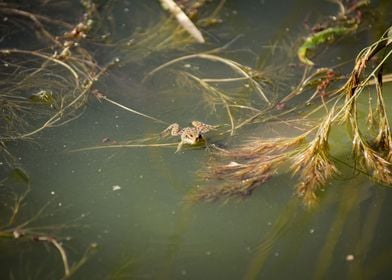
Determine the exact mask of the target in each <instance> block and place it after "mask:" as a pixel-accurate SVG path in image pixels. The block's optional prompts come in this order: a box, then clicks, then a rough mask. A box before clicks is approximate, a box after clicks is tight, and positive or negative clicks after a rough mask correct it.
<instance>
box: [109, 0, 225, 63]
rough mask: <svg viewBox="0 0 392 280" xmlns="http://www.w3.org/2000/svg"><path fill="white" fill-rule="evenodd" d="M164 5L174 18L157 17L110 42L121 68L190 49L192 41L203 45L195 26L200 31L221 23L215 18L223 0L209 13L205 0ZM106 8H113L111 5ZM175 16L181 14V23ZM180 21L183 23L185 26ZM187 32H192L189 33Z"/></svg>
mask: <svg viewBox="0 0 392 280" xmlns="http://www.w3.org/2000/svg"><path fill="white" fill-rule="evenodd" d="M165 2H166V1H161V3H162V5H163V6H164V7H165V8H169V7H171V9H169V10H170V11H171V14H173V11H175V12H174V14H173V15H174V18H173V16H167V15H164V16H162V15H158V17H159V19H158V21H156V22H153V23H151V24H150V25H149V26H145V27H143V28H139V29H136V30H134V31H133V32H132V34H130V35H129V36H127V37H126V38H121V39H120V40H119V41H115V42H114V43H113V45H114V48H112V50H113V54H114V55H115V56H118V57H120V59H121V66H124V65H126V64H128V63H135V62H138V61H142V60H143V59H146V58H148V57H150V56H152V55H154V54H162V52H168V51H177V52H179V51H182V50H185V49H187V48H189V46H191V45H192V44H194V43H195V42H198V43H203V42H204V41H205V39H204V37H203V35H202V33H201V32H200V30H199V29H198V28H196V26H195V25H197V26H198V27H199V28H201V27H204V28H206V27H208V26H210V25H214V24H217V23H219V22H220V20H219V19H218V18H217V16H218V13H219V12H220V10H221V9H222V8H223V5H224V3H225V2H226V1H225V0H220V1H219V2H218V4H217V5H216V7H215V8H213V10H212V12H211V11H210V10H211V9H210V8H208V7H210V6H211V3H209V1H205V0H201V1H200V0H197V1H194V0H189V1H181V4H179V3H178V4H176V3H175V2H173V1H167V2H168V3H165ZM108 5H112V3H109V4H108ZM213 7H214V6H213ZM207 8H208V9H207ZM105 9H106V8H105ZM106 10H108V9H106ZM178 15H181V22H180V23H179V21H178V18H177V16H178ZM182 20H185V21H186V24H185V27H184V25H183V23H182ZM144 24H145V23H144ZM189 30H192V31H190V32H189ZM108 33H109V34H110V33H111V32H108Z"/></svg>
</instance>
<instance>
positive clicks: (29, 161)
mask: <svg viewBox="0 0 392 280" xmlns="http://www.w3.org/2000/svg"><path fill="white" fill-rule="evenodd" d="M76 2H77V1H76ZM147 2H148V4H147ZM157 2H158V1H152V0H151V1H150V0H149V1H131V0H130V1H114V2H113V5H112V7H114V8H113V11H112V13H114V14H113V16H114V17H115V20H113V25H114V26H113V29H114V30H116V33H115V34H113V36H115V37H116V39H118V40H120V39H123V38H128V36H129V35H130V34H132V32H133V31H135V30H136V29H137V28H146V27H148V26H151V25H153V24H155V23H156V22H158V21H159V19H160V17H164V16H165V13H164V12H162V11H161V9H160V6H159V4H158V3H157ZM282 5H283V6H284V9H282ZM374 5H375V7H381V8H379V9H378V10H377V11H378V12H380V13H381V14H382V15H384V13H386V12H385V8H382V7H388V6H389V7H390V6H391V5H390V4H389V3H388V1H379V3H374ZM71 6H72V7H74V9H75V11H73V12H70V14H71V15H72V14H73V13H77V8H76V7H78V5H77V4H75V5H71ZM336 9H337V7H336V5H334V4H331V3H329V2H327V1H303V0H298V1H290V3H287V1H269V0H264V1H259V0H257V1H256V0H254V1H235V0H233V1H227V2H226V3H225V6H224V8H223V9H222V10H221V12H220V17H221V18H222V19H223V23H222V24H218V25H216V26H213V27H210V28H206V29H205V30H204V29H203V32H204V33H205V34H206V38H207V41H208V43H207V45H205V46H200V45H195V44H193V45H191V46H187V47H186V48H184V49H181V50H169V51H166V50H165V51H162V52H156V53H154V52H153V53H152V54H151V55H146V56H144V54H143V53H140V52H138V53H137V54H134V55H135V56H136V58H132V59H134V62H133V61H131V62H129V63H124V64H123V65H121V67H117V68H114V69H113V71H111V72H110V73H108V74H107V75H106V76H105V77H104V79H103V80H102V81H100V83H99V85H98V86H97V87H98V88H99V90H100V91H101V92H103V93H104V94H105V95H106V96H107V97H109V98H110V99H112V100H115V101H116V102H118V103H120V104H122V105H124V106H127V107H130V108H133V109H135V110H138V111H140V112H143V113H145V114H148V115H151V116H153V117H155V118H158V119H161V120H164V121H165V122H167V123H168V124H170V123H173V122H178V123H179V124H180V125H181V126H186V125H188V124H189V123H190V122H191V121H192V120H200V121H203V122H205V123H208V124H213V125H223V124H225V125H226V126H224V128H225V129H223V130H220V131H218V132H214V131H212V132H210V133H208V134H207V141H208V143H211V144H215V145H218V146H222V147H230V146H231V145H234V144H235V143H238V142H240V141H241V140H242V139H246V138H247V137H248V136H249V135H253V136H255V135H257V136H261V137H269V136H271V135H276V134H275V133H276V131H278V132H279V130H280V132H282V131H285V133H287V134H288V135H290V134H292V133H295V129H293V131H287V128H283V129H282V128H280V127H279V124H278V125H277V126H276V127H274V123H272V124H263V123H262V124H258V125H254V126H252V125H250V126H247V127H245V128H244V129H239V130H238V131H237V132H236V135H235V136H230V134H229V133H227V132H226V128H227V129H229V127H230V125H229V123H230V121H229V118H228V115H227V113H226V111H225V108H224V107H223V106H217V107H216V108H214V107H211V106H208V104H207V103H206V102H205V100H204V99H203V94H202V93H201V91H200V89H198V88H193V89H192V88H191V87H186V86H184V85H183V86H181V83H177V81H176V76H175V74H174V71H173V69H174V68H175V69H177V70H188V69H191V70H192V71H193V73H197V75H198V76H199V77H203V78H211V77H215V78H216V77H226V75H227V73H228V75H229V77H230V75H231V76H232V74H233V73H232V72H230V69H227V68H225V67H222V65H219V64H217V63H211V62H208V61H203V60H189V61H183V62H180V63H178V64H177V65H176V66H175V67H173V69H172V70H170V68H168V69H163V70H162V71H160V72H157V73H156V75H153V76H152V77H151V78H149V79H147V80H146V81H145V82H142V79H143V78H144V77H145V76H146V74H147V73H149V72H150V71H151V70H153V69H154V68H155V67H157V66H159V65H160V64H162V63H165V62H167V61H169V60H171V59H173V58H176V57H179V56H183V55H187V54H194V53H197V52H200V51H205V50H210V49H214V48H219V47H222V46H224V45H225V44H227V43H228V42H230V41H232V40H233V39H234V38H236V37H237V36H238V35H241V36H240V37H239V38H238V39H237V40H236V41H235V42H233V43H232V44H231V45H230V46H228V48H227V49H226V50H224V51H223V52H222V53H223V54H224V55H225V57H227V58H230V59H233V60H235V61H239V62H241V63H243V64H245V65H249V66H252V67H256V66H260V67H264V65H265V66H267V65H273V64H274V62H275V64H276V65H275V66H276V68H271V69H272V72H271V73H270V76H271V77H272V78H278V77H277V75H275V74H276V73H282V75H283V76H284V79H283V77H280V78H281V79H282V81H281V82H280V84H281V85H280V86H279V87H277V88H274V89H275V90H276V92H274V93H273V94H272V93H271V94H270V95H269V96H270V97H273V96H274V95H276V94H277V95H279V96H284V95H285V94H287V90H288V89H289V88H290V87H291V86H294V85H295V83H296V81H298V77H300V76H301V75H302V68H301V67H296V66H293V67H284V66H283V65H287V64H290V63H297V62H296V61H294V60H293V58H291V60H288V62H285V61H286V57H285V55H284V53H285V52H287V51H290V48H294V47H293V46H294V45H295V44H297V45H295V46H298V42H299V40H300V38H301V37H302V36H305V34H306V31H305V30H304V22H305V21H306V22H315V21H317V20H318V19H320V18H323V17H327V16H328V15H330V14H334V13H336ZM383 9H384V10H383ZM108 13H109V12H108ZM387 14H388V15H389V16H390V15H391V14H390V12H389V13H387ZM380 17H381V16H380ZM386 18H387V17H386ZM390 23H391V21H390V22H389V24H390ZM384 24H385V26H383V27H380V29H377V30H375V31H374V34H373V33H372V32H370V31H364V32H362V33H360V34H359V36H358V37H357V38H355V40H353V41H350V40H343V41H341V42H339V44H338V45H337V46H334V47H330V48H328V49H327V50H325V54H324V56H322V58H321V60H323V61H325V62H326V63H327V64H328V65H336V64H338V63H340V62H342V61H344V60H345V59H350V58H352V57H353V53H356V52H357V51H359V50H361V49H362V48H363V47H365V46H367V45H368V44H369V43H370V42H372V41H373V40H375V38H377V36H379V34H380V30H383V28H385V27H387V26H388V23H387V22H386V23H384ZM379 25H382V24H380V23H379V22H376V23H375V26H376V27H378V26H379ZM277 40H279V42H281V44H282V46H283V47H282V48H284V51H282V50H279V49H278V50H275V51H276V56H275V57H274V52H273V51H272V48H273V43H274V42H276V41H277ZM90 51H92V52H96V53H97V54H99V57H98V58H97V60H98V61H99V62H100V63H102V64H105V63H107V62H109V61H111V60H112V59H113V58H115V57H119V58H120V61H125V60H126V59H127V58H126V55H125V54H124V53H120V52H118V53H116V51H113V50H110V51H106V50H105V48H103V47H101V46H100V45H98V44H97V45H94V44H93V45H92V46H90ZM337 57H338V58H337ZM287 59H289V58H287ZM294 59H296V58H295V57H294ZM321 60H320V61H318V62H319V63H321ZM273 66H274V65H273ZM347 67H348V69H349V68H350V67H351V64H350V65H349V66H347ZM261 69H262V68H261ZM282 69H283V71H282ZM274 71H275V72H274ZM278 71H279V72H278ZM278 75H280V74H278ZM267 88H268V87H267ZM269 89H270V90H271V91H272V87H271V88H269ZM225 90H228V91H232V92H236V91H237V92H240V94H244V95H245V94H247V95H248V98H249V99H250V100H251V101H250V103H251V104H252V106H255V107H258V108H262V107H263V106H265V102H264V101H263V100H262V98H260V96H257V94H255V93H248V92H246V85H244V84H242V85H240V86H239V85H238V84H236V85H228V86H226V88H225ZM391 92H392V88H391V86H390V85H388V84H387V85H386V89H385V96H386V103H387V104H392V100H391V98H390V96H391V95H390V94H388V93H391ZM214 109H216V110H214ZM166 126H167V125H162V124H160V123H157V122H154V121H152V120H150V119H147V118H143V117H141V116H139V115H135V114H132V113H130V112H129V111H126V110H123V109H121V108H119V107H117V106H115V105H113V104H111V103H109V102H104V101H102V102H99V101H98V100H96V99H94V98H93V97H91V98H89V102H88V105H87V107H86V109H85V111H84V112H83V114H82V115H81V116H80V117H79V118H78V119H76V120H74V121H72V122H69V123H67V124H65V125H63V126H61V127H57V128H51V129H46V130H44V131H43V132H42V133H40V134H39V137H38V138H37V139H34V140H33V141H31V142H30V141H27V142H25V141H23V142H16V143H14V144H12V145H11V146H10V147H9V149H10V151H11V152H12V153H13V154H14V156H15V157H16V158H17V162H18V165H19V166H20V167H21V168H23V170H25V171H26V173H27V174H29V176H30V180H31V189H32V190H31V192H30V193H29V194H28V196H27V198H26V200H25V203H24V208H23V211H21V216H20V217H19V218H18V219H19V220H20V221H24V220H27V219H29V218H31V217H33V216H34V215H35V214H36V213H41V212H40V209H42V207H45V205H46V207H45V208H44V209H43V211H42V213H41V214H40V216H39V217H38V218H37V220H35V221H34V222H33V223H32V226H34V227H40V226H53V227H55V228H58V230H54V231H51V232H52V233H53V234H54V235H55V236H56V237H57V238H58V239H59V240H61V241H62V244H63V246H64V248H65V249H66V250H67V254H68V259H69V262H70V265H72V264H75V263H76V262H77V261H78V260H80V259H81V258H82V257H83V255H84V254H85V252H86V250H88V248H89V246H90V245H91V244H94V247H95V246H96V248H95V249H94V250H92V251H93V252H92V251H91V252H90V253H87V256H88V259H87V261H86V263H84V264H83V266H81V267H80V269H78V270H77V271H76V272H75V274H74V275H73V276H72V279H330V278H336V279H362V278H363V279H390V277H392V269H391V266H390V264H391V259H392V247H391V242H390V236H391V234H392V227H391V225H390V224H389V223H390V222H389V220H390V217H389V216H390V215H389V213H391V211H392V209H391V205H392V204H391V201H392V192H391V191H390V190H389V189H388V188H386V187H383V186H380V185H376V184H374V183H373V182H371V181H370V180H369V179H368V178H367V177H366V176H365V175H356V176H354V175H353V174H351V173H350V171H348V172H345V173H343V174H342V175H341V176H338V178H337V179H335V180H333V181H332V182H331V183H330V185H329V186H328V188H326V191H325V193H324V194H323V196H322V198H321V201H320V205H319V206H318V208H316V209H315V210H313V211H309V210H306V209H305V208H304V207H303V205H302V203H301V201H300V200H298V199H297V198H296V197H295V196H293V187H294V185H295V182H296V181H295V179H294V178H293V177H291V176H289V175H279V176H277V177H275V178H273V179H272V180H271V181H269V182H268V183H266V184H265V185H264V186H262V187H260V188H257V190H256V191H255V192H254V193H253V194H252V196H250V197H249V198H247V199H245V200H243V201H229V202H228V203H223V202H214V203H200V204H196V205H193V206H190V205H189V204H187V203H185V202H184V201H183V199H184V196H185V195H186V194H188V193H189V192H190V191H191V190H192V189H193V188H194V187H195V186H196V185H199V184H203V181H201V180H200V179H199V178H198V176H197V173H198V171H200V170H201V169H202V168H203V167H204V166H205V164H206V162H208V160H209V155H210V152H209V150H208V149H205V147H204V146H199V147H195V148H191V147H184V148H183V149H182V150H181V151H180V152H178V153H175V151H176V145H175V144H174V145H172V146H167V147H139V148H136V147H134V148H111V149H109V148H107V149H97V150H87V151H73V150H76V149H80V148H86V147H92V146H97V145H102V140H103V139H105V138H110V140H108V141H116V142H119V143H120V142H124V141H128V140H137V139H145V138H149V137H156V136H158V135H159V132H161V131H162V130H163V129H165V127H166ZM344 135H345V132H344V131H337V132H334V133H333V134H332V137H333V138H332V140H331V141H332V142H331V143H333V147H334V149H335V150H334V151H335V153H336V154H335V155H336V156H339V157H341V158H342V159H344V158H347V157H349V155H350V148H348V149H346V148H345V145H344V144H345V143H346V142H347V141H350V139H349V138H347V137H346V138H345V139H346V140H343V141H342V140H341V139H343V138H344V137H345V136H344ZM155 139H157V138H155ZM157 141H158V140H157ZM157 141H155V142H157ZM177 141H178V139H177V138H172V139H171V138H169V139H166V140H164V141H162V140H159V142H158V143H172V142H177ZM345 141H346V142H345ZM132 143H135V142H132ZM340 168H342V170H343V171H344V170H346V169H348V168H347V167H344V165H342V166H341V167H340ZM345 168H346V169H345ZM348 170H349V169H348ZM2 173H5V170H4V172H2ZM48 201H49V203H48ZM38 231H39V232H42V231H44V232H45V228H40V229H38ZM0 247H1V257H0V262H1V263H0V278H1V279H58V278H61V275H63V273H64V268H63V263H62V261H61V258H60V255H59V253H58V251H57V250H56V249H55V248H53V246H50V245H49V244H46V245H45V244H43V243H41V242H35V243H34V242H28V241H20V242H19V240H17V239H12V240H9V239H7V240H0Z"/></svg>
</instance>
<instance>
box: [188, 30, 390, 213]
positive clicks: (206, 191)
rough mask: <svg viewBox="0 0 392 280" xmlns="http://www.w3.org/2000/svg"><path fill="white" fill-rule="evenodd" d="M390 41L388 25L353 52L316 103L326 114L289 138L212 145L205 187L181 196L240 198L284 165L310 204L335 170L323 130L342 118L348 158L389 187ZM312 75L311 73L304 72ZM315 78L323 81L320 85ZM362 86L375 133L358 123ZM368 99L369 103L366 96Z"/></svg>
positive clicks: (205, 198) (286, 98)
mask: <svg viewBox="0 0 392 280" xmlns="http://www.w3.org/2000/svg"><path fill="white" fill-rule="evenodd" d="M391 43H392V28H389V29H388V30H387V31H386V32H385V33H384V35H383V36H382V37H381V38H380V39H379V40H378V41H377V42H375V43H373V44H372V45H370V46H369V47H367V48H365V49H363V50H362V51H361V52H360V53H359V55H358V56H357V58H356V61H355V65H354V67H353V70H352V72H351V74H350V75H349V78H348V79H347V80H346V82H345V84H344V85H343V86H341V87H339V88H337V89H336V90H335V91H334V92H333V93H332V94H331V97H333V98H331V99H330V100H329V101H328V103H325V102H324V104H322V105H321V106H319V107H318V110H319V109H321V108H325V109H326V110H327V115H326V117H324V118H323V119H322V120H321V121H319V123H318V124H316V125H314V126H313V127H312V128H310V129H307V130H305V132H301V134H300V135H298V136H294V137H288V138H281V137H279V138H272V139H252V140H249V141H248V142H246V143H245V144H244V145H242V146H241V147H238V148H234V149H228V150H226V149H222V148H216V149H215V151H214V158H215V160H212V161H211V162H210V163H209V165H208V167H207V168H206V169H205V170H204V171H203V172H202V175H203V178H205V179H207V181H208V182H209V184H208V186H205V187H202V188H196V189H195V190H194V191H193V192H192V193H191V194H190V195H189V196H188V197H187V198H186V199H188V200H190V201H203V200H216V199H220V198H230V197H235V196H237V197H238V196H239V197H244V196H247V195H249V194H251V193H252V191H253V190H254V189H255V188H256V187H257V186H260V185H262V183H264V182H266V181H267V180H269V179H270V178H271V177H272V176H274V175H276V174H279V173H281V172H287V170H288V168H287V165H290V166H291V168H290V169H291V170H292V173H293V174H294V175H297V179H298V184H297V185H296V187H295V189H296V193H297V195H298V196H299V197H301V198H302V199H303V202H304V204H305V205H307V206H313V205H315V203H316V202H317V197H318V193H319V191H320V190H321V189H322V188H324V187H325V186H326V184H327V182H328V181H329V180H330V179H331V178H333V177H334V175H336V174H337V173H338V170H337V168H336V166H335V163H334V161H333V159H332V157H331V155H330V153H329V134H330V130H331V128H332V125H334V126H336V125H341V124H342V123H346V124H348V125H349V127H350V131H351V137H352V150H353V157H354V162H355V163H357V164H358V166H359V167H360V168H362V169H364V170H367V172H368V173H370V177H372V178H373V179H374V180H376V181H377V182H379V183H381V184H385V185H388V186H391V185H392V170H391V169H392V168H391V167H392V165H391V159H392V158H391V154H392V145H391V144H392V139H391V131H390V125H389V122H388V117H387V107H386V105H385V103H384V100H383V92H382V79H383V65H384V64H385V63H386V62H387V61H390V56H391V55H392V50H391V48H390V46H391ZM376 55H377V56H379V59H380V60H379V62H378V63H377V64H376V65H375V66H374V67H373V68H371V67H370V61H371V59H372V58H373V57H374V56H376ZM367 66H368V68H370V69H371V71H370V72H369V71H365V69H366V68H367ZM323 71H324V70H323ZM314 75H315V74H311V75H310V77H314ZM310 80H311V79H309V78H305V79H302V80H301V82H300V84H301V86H300V87H299V88H301V89H302V88H303V85H306V84H307V81H310ZM370 81H373V82H372V83H370ZM329 82H331V80H330V81H329ZM321 83H323V80H321V81H320V85H321ZM320 85H319V86H320ZM323 87H325V86H323ZM297 88H298V87H297ZM365 88H366V89H370V88H373V89H374V91H373V92H374V95H375V97H376V100H377V103H376V114H375V113H374V110H369V117H368V119H372V120H373V119H376V121H373V122H372V123H373V124H377V130H378V133H377V135H376V136H374V135H372V133H371V130H369V131H367V133H365V132H363V131H362V130H361V129H360V125H359V123H358V122H359V120H358V116H357V103H358V102H359V100H358V98H359V96H360V95H361V94H362V93H363V91H364V89H365ZM320 89H321V87H318V91H320ZM302 90H303V89H302ZM298 92H301V90H298V91H297V90H294V91H293V92H291V93H290V94H289V95H288V96H286V97H285V98H283V99H282V100H281V101H280V102H278V104H282V103H283V104H284V102H286V101H287V100H288V99H291V98H294V97H295V96H297V93H298ZM369 98H370V103H371V98H372V97H369ZM311 99H313V97H312V98H311ZM332 101H333V104H331V102H332ZM312 114H314V111H313V112H311V113H310V114H308V115H307V116H306V117H304V118H303V119H300V120H299V121H301V120H302V121H304V122H305V121H307V119H308V118H309V116H310V115H312ZM365 134H366V138H365V136H364V135H365ZM368 139H372V140H368ZM222 161H223V163H222ZM227 161H229V163H227ZM289 163H291V164H289Z"/></svg>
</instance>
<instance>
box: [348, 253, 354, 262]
mask: <svg viewBox="0 0 392 280" xmlns="http://www.w3.org/2000/svg"><path fill="white" fill-rule="evenodd" d="M353 260H354V255H353V254H349V255H347V256H346V261H348V262H351V261H353Z"/></svg>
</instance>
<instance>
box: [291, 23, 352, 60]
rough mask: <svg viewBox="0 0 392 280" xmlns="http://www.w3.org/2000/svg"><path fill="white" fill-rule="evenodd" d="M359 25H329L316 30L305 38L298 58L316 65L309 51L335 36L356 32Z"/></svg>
mask: <svg viewBox="0 0 392 280" xmlns="http://www.w3.org/2000/svg"><path fill="white" fill-rule="evenodd" d="M356 29H357V26H356V25H354V26H353V27H329V28H327V29H324V30H322V31H319V32H316V33H314V34H312V35H310V36H309V37H307V38H306V39H305V42H304V43H303V44H302V45H301V46H300V47H299V49H298V58H299V60H300V61H301V62H303V63H305V64H307V65H310V66H312V65H314V62H313V61H311V60H310V59H309V58H308V54H309V51H310V50H312V49H315V48H316V47H317V46H319V45H321V44H323V43H326V42H330V41H332V40H334V39H335V38H338V37H340V36H343V35H347V34H349V33H352V32H354V31H355V30H356Z"/></svg>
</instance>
